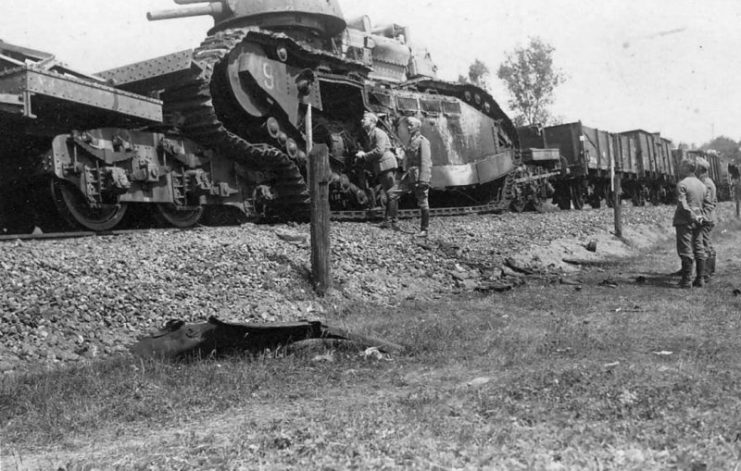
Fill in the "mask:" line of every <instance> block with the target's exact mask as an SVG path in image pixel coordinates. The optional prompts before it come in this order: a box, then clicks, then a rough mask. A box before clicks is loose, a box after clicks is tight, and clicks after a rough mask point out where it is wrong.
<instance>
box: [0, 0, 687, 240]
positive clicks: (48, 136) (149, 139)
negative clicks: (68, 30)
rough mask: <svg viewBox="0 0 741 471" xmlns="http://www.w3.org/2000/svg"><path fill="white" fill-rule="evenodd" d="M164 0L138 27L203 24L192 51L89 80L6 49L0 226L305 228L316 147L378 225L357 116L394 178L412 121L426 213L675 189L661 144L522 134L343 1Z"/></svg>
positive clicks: (0, 111) (393, 30)
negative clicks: (291, 223) (614, 183)
mask: <svg viewBox="0 0 741 471" xmlns="http://www.w3.org/2000/svg"><path fill="white" fill-rule="evenodd" d="M174 2H175V3H176V4H178V5H180V6H181V7H180V8H178V9H172V10H165V11H155V12H149V13H148V14H147V17H148V18H149V19H150V20H152V21H159V20H168V19H178V18H185V17H192V16H204V15H208V16H211V17H212V18H213V20H214V26H213V28H211V29H210V30H209V31H208V32H206V37H205V39H204V40H203V41H202V43H201V44H200V45H199V46H198V47H196V48H194V49H189V50H185V51H178V52H174V53H172V54H168V55H165V56H161V57H157V58H153V59H150V60H146V61H142V62H138V63H135V64H129V65H124V66H121V67H117V68H115V69H112V70H106V71H102V72H98V73H96V74H86V73H82V72H79V71H76V70H73V69H71V68H69V67H67V66H65V65H64V64H62V63H61V62H59V61H57V60H56V59H55V57H54V56H53V55H52V54H49V53H46V52H42V51H36V50H33V49H29V48H25V47H22V46H18V45H14V44H9V43H5V42H2V41H0V230H2V231H5V232H7V231H19V232H25V231H30V230H31V229H33V228H35V227H38V228H40V229H42V230H43V231H45V232H48V231H56V230H67V229H69V228H79V229H84V230H91V231H99V232H101V231H102V232H104V231H110V230H113V229H116V228H120V227H122V226H124V225H126V224H135V223H138V222H139V221H141V220H142V219H151V220H152V221H154V222H155V223H156V224H162V225H168V226H174V227H179V228H188V227H192V226H194V225H196V224H200V223H205V224H221V223H232V222H238V221H242V220H245V219H262V220H276V219H283V220H285V219H293V220H302V219H306V218H307V217H308V215H309V203H310V201H309V191H308V187H307V159H308V158H309V155H307V154H308V152H307V151H308V149H309V148H310V146H311V145H312V144H313V143H315V142H317V143H323V144H326V145H327V148H328V149H329V160H330V166H331V175H329V181H330V186H329V190H330V191H329V199H330V207H331V210H332V217H333V218H335V219H370V218H374V217H378V216H379V215H380V214H382V212H383V207H384V205H385V202H386V199H387V196H386V195H385V194H384V192H383V190H382V188H381V187H380V185H378V184H377V182H376V181H375V180H374V176H373V174H372V173H371V169H370V168H369V167H368V165H367V163H364V162H363V161H359V160H358V159H356V158H355V157H354V156H355V154H356V151H357V150H358V147H359V142H360V140H361V133H362V132H363V131H362V128H361V125H360V121H361V118H362V116H363V114H364V113H365V112H366V111H371V112H374V113H376V114H377V115H378V116H379V117H380V121H379V126H380V127H382V129H384V130H385V131H386V132H387V133H388V135H389V136H390V139H391V142H392V146H393V148H394V151H395V153H396V154H397V156H398V158H399V161H400V164H403V162H402V161H403V155H404V150H405V146H406V145H407V144H408V141H409V136H408V135H407V130H406V126H404V125H403V123H404V118H405V117H408V116H415V117H417V118H419V119H420V120H421V121H422V134H423V135H425V136H426V137H427V138H428V139H429V140H430V143H431V148H432V155H433V169H432V181H431V192H430V203H431V206H432V213H433V215H434V214H440V215H444V214H445V215H447V214H468V213H471V212H476V213H482V212H496V211H505V210H513V211H524V210H526V209H532V210H539V209H540V208H541V207H542V205H543V203H544V202H545V201H547V200H548V199H549V198H554V200H555V201H556V202H558V205H559V207H561V208H563V209H567V208H571V207H574V208H577V209H578V208H581V207H582V206H583V205H584V204H585V203H588V204H591V205H592V206H598V205H599V204H600V201H602V200H604V199H605V198H606V197H607V196H608V193H609V185H608V183H607V182H608V174H609V172H612V171H615V170H618V171H620V172H621V173H622V175H623V179H624V188H625V189H626V191H627V192H628V194H630V195H631V196H632V197H633V198H634V202H636V204H642V203H643V202H645V200H646V199H651V200H654V199H667V198H668V196H667V195H668V194H669V193H670V192H669V190H668V189H669V187H670V186H671V184H672V183H673V181H675V179H676V177H675V175H674V173H673V172H674V170H673V162H672V159H671V158H670V157H669V158H667V156H670V155H671V152H670V149H669V141H668V140H666V139H663V138H660V137H658V136H656V135H654V134H651V133H647V132H645V131H640V130H638V131H634V132H629V133H623V134H620V135H617V136H616V135H613V134H611V133H606V132H603V131H599V130H596V129H593V128H587V127H585V126H582V125H581V123H573V124H570V125H563V126H556V127H548V128H543V129H534V128H532V127H531V128H530V129H517V128H516V127H515V126H514V124H513V121H512V120H511V119H510V118H509V116H508V115H507V114H506V113H505V112H504V111H503V109H502V108H501V107H500V106H499V105H498V103H497V102H496V100H494V98H493V97H492V96H491V95H490V94H489V93H488V92H487V91H486V90H484V89H482V88H480V87H478V86H475V85H473V84H470V83H459V82H448V81H444V80H441V79H439V78H438V77H437V66H436V65H435V63H434V62H433V61H432V58H431V54H430V52H429V51H428V50H427V49H426V48H425V47H423V46H420V45H418V44H416V43H414V42H413V41H412V36H411V31H410V30H409V28H408V27H405V26H402V25H399V24H395V23H392V24H384V25H374V24H373V23H372V22H371V20H370V18H369V17H367V16H361V17H359V18H354V19H346V18H345V17H344V16H343V14H342V11H341V9H340V6H339V4H338V2H337V0H174ZM310 111H311V113H310ZM310 116H311V118H309V117H310ZM655 154H656V155H655ZM658 156H660V157H658ZM608 161H614V162H615V164H614V165H613V164H609V165H612V166H609V165H608ZM401 166H402V167H403V165H401ZM402 171H403V170H400V173H401V172H402ZM607 199H608V201H609V198H607ZM401 204H402V211H401V214H402V217H404V216H414V215H416V211H415V210H414V209H412V208H413V206H414V203H413V201H412V199H411V198H409V197H405V198H403V199H402V201H401Z"/></svg>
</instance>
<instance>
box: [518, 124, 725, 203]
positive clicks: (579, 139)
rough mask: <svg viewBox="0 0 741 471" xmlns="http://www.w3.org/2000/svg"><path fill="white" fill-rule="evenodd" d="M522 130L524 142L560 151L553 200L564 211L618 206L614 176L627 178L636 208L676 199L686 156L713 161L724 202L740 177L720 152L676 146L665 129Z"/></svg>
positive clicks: (625, 192) (626, 189)
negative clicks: (733, 183)
mask: <svg viewBox="0 0 741 471" xmlns="http://www.w3.org/2000/svg"><path fill="white" fill-rule="evenodd" d="M518 132H519V133H520V140H521V142H522V145H524V146H531V147H554V148H557V149H558V150H559V154H560V156H561V160H562V165H561V169H562V170H563V171H562V174H561V175H560V176H559V177H558V178H556V179H555V180H554V182H553V184H554V187H555V191H554V196H553V202H554V203H555V204H557V205H558V207H559V208H561V209H571V208H574V209H582V208H583V207H584V205H585V204H589V205H590V206H591V207H593V208H599V207H600V206H601V205H602V204H603V203H604V204H606V205H612V204H613V201H614V198H613V188H614V186H613V183H612V176H613V175H617V176H619V178H620V180H621V195H620V199H621V200H622V199H627V200H630V201H632V203H633V204H634V205H635V206H643V205H645V204H646V203H647V202H650V203H652V204H668V203H673V202H674V201H675V186H676V183H677V181H679V162H680V161H681V160H682V159H683V158H690V159H693V158H697V157H704V158H705V159H707V160H708V162H709V163H710V169H709V174H710V177H711V178H712V179H713V181H714V182H716V185H717V187H718V197H719V199H721V200H730V199H731V189H732V187H733V185H732V182H733V180H738V178H739V172H738V169H737V167H736V166H735V165H732V164H729V163H726V162H724V161H723V159H722V156H720V155H719V154H718V153H717V152H715V151H713V150H699V149H695V150H688V149H676V148H674V146H673V144H672V141H671V140H669V139H667V138H665V137H663V136H661V133H659V132H649V131H646V130H643V129H633V130H628V131H623V132H617V133H615V132H609V131H605V130H601V129H598V128H594V127H589V126H585V125H583V124H582V122H581V121H578V122H573V123H565V124H557V125H552V126H545V127H541V126H523V127H519V128H518Z"/></svg>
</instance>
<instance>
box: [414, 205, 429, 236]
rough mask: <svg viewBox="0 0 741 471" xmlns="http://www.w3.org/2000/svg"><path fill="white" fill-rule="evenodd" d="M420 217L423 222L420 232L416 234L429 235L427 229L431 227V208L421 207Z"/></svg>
mask: <svg viewBox="0 0 741 471" xmlns="http://www.w3.org/2000/svg"><path fill="white" fill-rule="evenodd" d="M420 213H421V215H420V219H421V222H420V224H419V232H418V233H417V234H416V236H417V237H427V230H428V228H429V227H430V210H429V209H421V210H420Z"/></svg>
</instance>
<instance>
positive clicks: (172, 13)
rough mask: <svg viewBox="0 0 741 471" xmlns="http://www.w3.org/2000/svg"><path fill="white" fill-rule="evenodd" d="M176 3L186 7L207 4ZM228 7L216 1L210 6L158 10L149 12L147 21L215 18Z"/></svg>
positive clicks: (185, 0)
mask: <svg viewBox="0 0 741 471" xmlns="http://www.w3.org/2000/svg"><path fill="white" fill-rule="evenodd" d="M175 3H177V4H179V5H186V4H191V3H205V2H204V1H196V0H175ZM226 8H227V7H226V6H225V5H224V3H222V2H221V1H214V2H210V3H208V5H200V6H195V7H190V8H180V9H173V10H158V11H150V12H147V19H148V20H149V21H159V20H170V19H173V18H189V17H192V16H206V15H210V16H213V17H214V18H216V17H218V16H221V15H223V14H224V12H225V10H226Z"/></svg>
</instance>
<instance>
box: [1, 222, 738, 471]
mask: <svg viewBox="0 0 741 471" xmlns="http://www.w3.org/2000/svg"><path fill="white" fill-rule="evenodd" d="M734 228H735V226H734ZM736 233H737V232H729V233H727V235H726V236H725V238H723V239H721V240H720V241H719V244H717V245H719V253H721V254H732V252H731V250H732V248H731V247H732V246H733V244H734V242H735V241H734V240H733V237H735V234H736ZM727 263H730V262H727ZM733 263H736V262H733ZM676 265H677V261H676V258H675V257H674V255H673V253H672V244H671V242H670V241H668V242H667V243H666V244H665V246H662V247H660V248H659V249H658V250H653V251H651V252H650V253H646V254H643V256H642V257H640V258H636V259H634V260H627V261H625V262H621V263H617V264H611V265H605V266H603V267H596V268H590V269H589V270H588V272H586V273H583V274H582V275H580V277H581V278H582V279H583V280H585V284H584V285H583V286H582V287H581V289H580V290H578V291H577V290H576V289H575V287H574V286H571V285H560V284H557V283H549V282H547V281H537V280H536V281H530V282H529V283H528V284H527V285H526V286H525V287H522V288H519V289H517V290H515V291H511V292H507V293H504V294H496V295H492V296H482V295H466V296H460V297H458V298H455V299H450V300H440V301H438V302H436V303H435V304H426V303H422V302H418V301H414V302H412V301H410V302H408V303H407V304H404V305H402V306H399V307H397V308H395V309H393V310H387V309H386V310H385V309H380V308H377V307H375V306H370V305H365V306H357V305H347V306H341V307H340V308H339V310H338V313H337V316H338V317H337V322H338V323H343V324H345V325H346V326H350V327H353V329H354V330H356V331H359V332H361V333H362V332H374V333H375V334H376V335H378V334H380V335H381V336H383V337H386V338H388V339H389V340H391V341H395V342H400V343H404V344H405V345H408V346H409V347H410V348H409V351H408V353H407V354H405V355H404V356H401V357H398V358H394V359H392V360H390V361H386V360H381V361H377V360H368V359H364V358H362V357H361V356H359V355H356V354H349V353H341V352H335V353H334V354H333V355H332V356H330V357H326V358H331V359H332V361H319V360H316V359H314V358H312V356H308V357H299V356H292V355H265V356H262V357H244V358H227V359H219V360H214V359H207V360H203V361H200V362H195V363H160V362H142V361H135V360H129V359H118V360H113V361H108V362H104V363H93V364H89V365H84V366H81V367H78V368H72V369H67V370H64V371H58V372H51V373H47V374H35V375H26V376H18V377H12V378H4V379H3V380H2V381H3V382H2V385H1V386H0V424H2V425H1V426H0V433H1V436H2V442H0V443H1V446H2V452H3V455H4V456H3V464H6V465H8V469H13V466H16V467H19V468H22V469H49V468H51V467H55V468H58V467H60V466H61V467H62V469H66V470H72V469H93V468H94V469H116V468H118V469H178V470H190V469H301V468H305V469H420V470H421V469H425V470H426V469H482V468H483V469H506V470H510V469H548V470H558V469H569V470H571V469H620V470H624V469H636V470H639V469H640V470H645V469H680V470H702V469H731V470H732V469H741V421H740V420H739V419H740V418H741V401H740V400H739V398H741V353H740V352H739V349H738V338H739V333H741V332H740V329H741V314H739V313H740V312H741V309H740V308H741V302H740V301H739V297H736V296H734V295H733V294H732V287H733V282H734V278H733V273H732V272H731V270H730V268H732V267H731V266H730V265H729V266H727V267H726V271H721V273H720V274H719V275H718V276H717V277H716V280H715V281H714V283H713V285H712V286H711V287H710V288H708V289H705V290H691V291H684V290H678V289H673V288H667V287H664V281H662V278H661V277H660V276H658V275H657V274H658V273H662V272H663V273H666V272H670V271H672V270H673V269H675V268H676ZM721 270H723V268H722V267H721ZM639 274H643V275H646V276H648V278H649V283H647V284H641V285H639V284H636V283H635V281H634V280H635V278H636V276H637V275H639ZM608 277H609V278H610V279H613V280H617V282H618V286H617V288H608V287H604V286H599V282H600V281H601V280H603V279H605V278H608ZM3 469H6V468H3Z"/></svg>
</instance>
